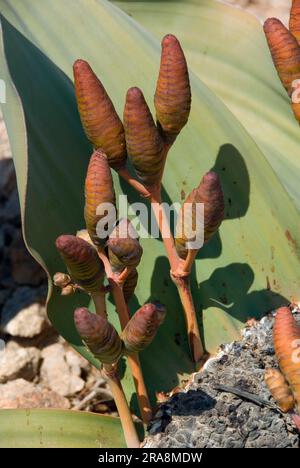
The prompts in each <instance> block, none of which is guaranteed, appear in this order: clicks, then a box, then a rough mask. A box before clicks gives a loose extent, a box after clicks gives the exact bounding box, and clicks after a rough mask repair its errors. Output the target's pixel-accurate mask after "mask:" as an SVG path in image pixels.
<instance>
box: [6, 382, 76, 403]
mask: <svg viewBox="0 0 300 468" xmlns="http://www.w3.org/2000/svg"><path fill="white" fill-rule="evenodd" d="M69 407H70V403H69V401H68V400H67V399H66V398H64V397H62V396H60V395H58V394H57V393H55V392H53V391H51V390H48V389H46V388H40V387H35V385H34V384H33V383H31V382H27V381H26V380H24V379H17V380H14V381H12V382H7V383H6V384H0V408H1V409H3V408H62V409H68V408H69Z"/></svg>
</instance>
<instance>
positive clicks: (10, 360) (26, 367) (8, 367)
mask: <svg viewBox="0 0 300 468" xmlns="http://www.w3.org/2000/svg"><path fill="white" fill-rule="evenodd" d="M39 362H40V351H39V349H37V348H35V347H33V346H30V347H28V348H23V347H21V346H19V345H18V344H17V343H16V342H14V341H9V342H8V343H7V344H6V346H5V351H4V353H3V356H2V358H1V361H0V383H5V382H8V381H10V380H14V379H18V378H22V379H25V380H33V379H34V377H35V376H36V375H37V372H38V369H39Z"/></svg>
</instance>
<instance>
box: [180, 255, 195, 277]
mask: <svg viewBox="0 0 300 468" xmlns="http://www.w3.org/2000/svg"><path fill="white" fill-rule="evenodd" d="M197 253H198V250H195V249H193V250H192V249H190V250H188V253H187V257H186V259H185V260H184V262H183V267H182V271H183V273H187V274H190V272H191V269H192V266H193V263H194V261H195V258H196V256H197Z"/></svg>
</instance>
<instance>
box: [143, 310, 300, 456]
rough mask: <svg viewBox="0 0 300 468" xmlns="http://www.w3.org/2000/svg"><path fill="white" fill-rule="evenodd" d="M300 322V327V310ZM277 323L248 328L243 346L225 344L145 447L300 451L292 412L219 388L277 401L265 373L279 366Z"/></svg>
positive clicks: (173, 402)
mask: <svg viewBox="0 0 300 468" xmlns="http://www.w3.org/2000/svg"><path fill="white" fill-rule="evenodd" d="M295 318H296V320H298V321H299V323H300V313H299V312H297V313H296V314H295ZM273 321H274V319H273V316H272V315H269V316H268V317H265V318H263V319H262V320H261V321H260V322H256V323H255V324H254V325H253V326H252V327H251V328H250V327H249V328H246V329H245V331H244V333H243V339H242V340H241V341H240V342H238V343H231V344H230V345H226V346H223V347H222V348H223V350H222V351H221V353H220V354H219V355H218V356H216V357H214V358H213V359H210V360H209V361H208V362H207V363H206V364H205V366H204V369H203V370H202V371H201V372H198V373H196V374H193V376H192V380H191V382H190V383H189V384H188V386H187V387H186V389H185V390H184V391H182V392H180V393H177V394H176V395H175V396H173V397H172V398H171V399H170V400H168V401H167V402H166V403H164V404H162V405H161V406H160V407H159V410H158V412H157V415H156V416H154V419H153V421H152V423H151V425H150V428H149V433H150V435H149V437H148V438H147V441H146V445H145V447H166V448H169V447H172V448H176V447H182V448H183V447H195V448H223V447H224V448H240V447H241V448H272V447H277V448H300V435H299V433H298V431H297V429H296V428H295V426H294V424H293V423H292V420H291V417H290V415H289V414H284V415H283V414H281V413H280V412H279V411H276V410H272V409H270V408H269V407H267V406H259V405H257V404H255V403H253V402H250V401H247V400H245V399H242V398H240V397H238V396H236V395H234V394H233V393H227V392H222V391H219V390H216V388H215V387H216V385H218V384H222V385H226V386H228V387H235V388H238V389H240V390H244V391H248V392H249V393H252V394H254V395H257V396H259V397H260V398H261V399H264V400H266V401H271V402H273V401H272V397H271V395H270V393H269V391H268V389H267V387H266V385H265V383H264V369H265V368H266V367H270V366H272V367H277V362H276V358H275V356H274V349H273V337H272V326H273ZM273 403H274V402H273Z"/></svg>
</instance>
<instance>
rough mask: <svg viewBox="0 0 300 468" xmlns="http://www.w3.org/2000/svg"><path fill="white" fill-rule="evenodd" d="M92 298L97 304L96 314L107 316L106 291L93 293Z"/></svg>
mask: <svg viewBox="0 0 300 468" xmlns="http://www.w3.org/2000/svg"><path fill="white" fill-rule="evenodd" d="M91 296H92V299H93V301H94V304H95V309H96V314H97V315H102V317H105V318H106V317H107V312H106V304H105V293H104V292H100V293H93V294H91Z"/></svg>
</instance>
